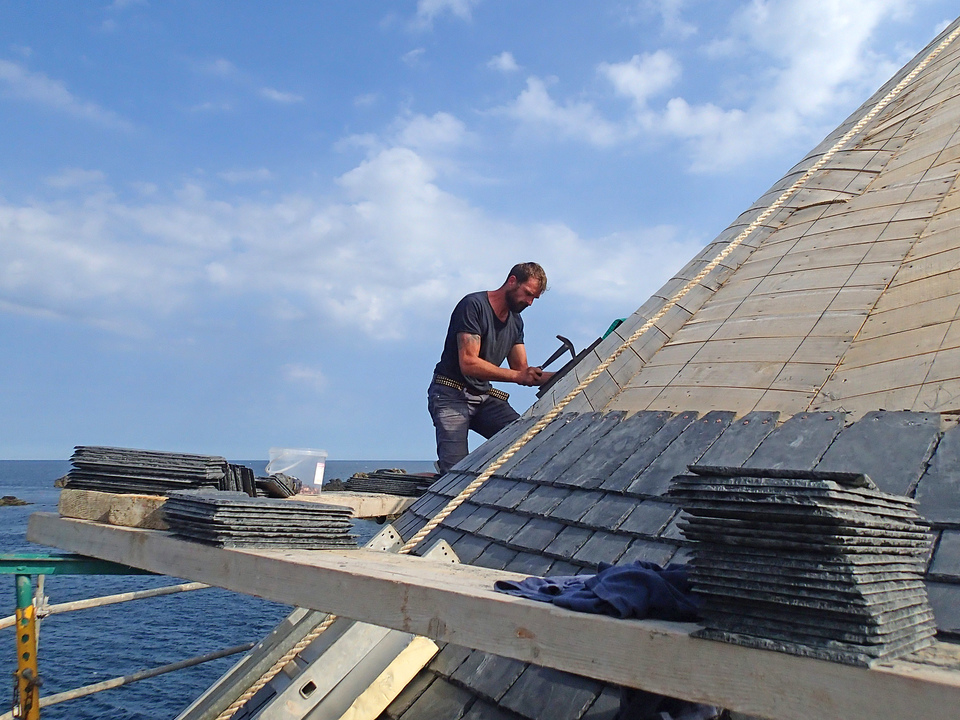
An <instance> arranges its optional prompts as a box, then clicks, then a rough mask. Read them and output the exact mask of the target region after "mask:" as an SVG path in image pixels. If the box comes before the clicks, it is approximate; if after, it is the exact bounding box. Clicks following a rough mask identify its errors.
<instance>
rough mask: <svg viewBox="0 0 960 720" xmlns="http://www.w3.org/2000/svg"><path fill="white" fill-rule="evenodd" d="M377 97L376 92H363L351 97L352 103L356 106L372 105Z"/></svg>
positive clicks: (375, 102) (378, 97)
mask: <svg viewBox="0 0 960 720" xmlns="http://www.w3.org/2000/svg"><path fill="white" fill-rule="evenodd" d="M379 99H380V96H379V95H378V94H377V93H365V94H364V95H357V96H356V97H355V98H354V99H353V104H354V105H355V106H356V107H372V106H373V105H376V104H377V100H379Z"/></svg>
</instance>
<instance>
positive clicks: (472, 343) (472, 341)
mask: <svg viewBox="0 0 960 720" xmlns="http://www.w3.org/2000/svg"><path fill="white" fill-rule="evenodd" d="M474 347H476V348H477V352H478V353H479V351H480V336H479V335H474V334H472V333H459V334H457V348H458V349H460V350H464V349H468V348H474Z"/></svg>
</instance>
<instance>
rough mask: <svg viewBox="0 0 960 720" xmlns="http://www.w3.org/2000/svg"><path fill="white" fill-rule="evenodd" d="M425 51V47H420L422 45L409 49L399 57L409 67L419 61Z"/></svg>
mask: <svg viewBox="0 0 960 720" xmlns="http://www.w3.org/2000/svg"><path fill="white" fill-rule="evenodd" d="M426 52H427V50H426V48H422V47H419V48H415V49H414V50H411V51H410V52H408V53H404V54H403V55H401V56H400V59H401V60H403V62H405V63H406V64H407V65H409V66H410V67H414V66H415V65H417V64H418V63H419V62H420V61H421V59H422V58H423V56H424V54H425V53H426Z"/></svg>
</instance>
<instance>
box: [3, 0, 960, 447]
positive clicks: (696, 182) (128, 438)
mask: <svg viewBox="0 0 960 720" xmlns="http://www.w3.org/2000/svg"><path fill="white" fill-rule="evenodd" d="M954 13H956V6H955V4H954V3H951V2H946V1H945V0H909V1H908V0H847V1H846V2H833V1H827V0H824V1H822V2H812V1H811V0H776V1H773V0H771V1H766V2H764V1H761V0H755V1H754V2H723V1H719V2H718V1H716V0H714V1H711V2H707V1H706V0H702V1H697V0H633V1H630V2H628V1H626V0H623V1H617V0H595V1H593V2H589V3H587V2H572V1H569V0H542V1H537V0H529V1H527V2H504V1H502V0H501V1H494V0H419V2H414V1H413V0H410V1H409V2H376V1H374V0H370V1H368V2H362V3H355V2H339V3H336V2H324V3H308V2H288V3H253V2H216V1H212V0H211V1H207V2H183V1H177V0H167V1H165V2H159V1H158V0H152V1H150V2H148V1H146V0H124V1H121V0H116V2H113V3H109V2H75V3H73V2H71V3H66V2H60V3H53V2H47V3H32V2H31V3H28V2H13V1H7V2H0V156H2V158H3V162H2V163H0V343H2V352H0V457H2V458H66V457H69V455H70V453H71V451H72V447H73V446H74V445H77V444H88V445H89V444H103V445H118V446H126V447H144V448H150V449H158V450H177V451H185V452H201V453H210V454H220V455H226V456H228V457H230V458H233V459H265V458H266V456H267V452H268V449H269V448H270V447H272V446H283V447H309V448H322V449H326V450H328V451H329V453H330V456H331V458H336V459H426V458H433V428H432V426H431V424H430V419H429V416H428V415H427V412H426V408H425V404H426V403H425V391H426V386H427V384H428V382H429V378H430V374H431V371H432V368H433V365H434V364H435V363H436V360H437V358H438V355H439V352H440V348H441V345H442V339H443V334H444V331H445V328H446V323H447V320H448V318H449V313H450V310H451V309H452V307H453V305H454V304H455V302H456V300H457V299H459V297H460V296H462V295H463V294H465V293H467V292H471V291H473V290H480V289H490V288H494V287H496V286H498V285H499V284H500V282H501V281H502V280H503V276H504V275H505V274H506V271H507V270H508V269H509V267H510V266H511V265H512V264H513V263H515V262H518V261H526V260H536V261H538V262H540V263H541V264H542V265H543V266H544V267H545V268H546V270H547V273H548V275H549V277H550V285H551V289H550V290H549V292H547V293H546V294H545V295H544V296H543V298H541V299H540V300H539V301H538V302H537V303H536V304H535V305H534V306H533V307H531V308H530V309H528V310H527V311H526V312H525V313H524V319H525V321H526V325H527V350H528V355H529V356H530V358H531V360H532V361H533V362H540V361H542V360H543V359H545V358H546V357H547V356H548V355H549V354H550V353H551V352H552V351H553V350H554V349H555V348H556V347H557V346H558V344H559V343H558V341H557V340H556V339H555V336H556V335H557V334H558V333H559V334H562V335H565V336H567V337H569V338H571V339H572V340H573V341H574V344H575V345H576V346H577V347H578V348H579V347H582V346H584V345H586V344H589V343H590V342H591V341H593V340H594V339H595V338H596V337H598V336H599V335H600V334H601V333H602V332H603V331H604V330H605V329H606V328H607V326H608V325H609V324H610V322H611V321H612V320H613V319H615V318H617V317H623V316H625V315H628V314H630V313H631V312H633V311H634V310H635V309H636V308H637V307H639V306H640V305H641V304H642V303H643V302H644V301H645V300H646V299H647V298H648V297H649V296H650V294H651V293H652V292H653V291H655V290H656V289H657V288H658V287H659V286H660V285H661V284H662V283H663V282H664V281H665V280H666V279H668V278H669V277H670V276H671V275H672V274H673V273H674V272H675V271H676V270H677V269H678V268H679V267H681V266H682V265H683V264H684V263H685V262H686V261H687V260H688V259H689V258H690V257H691V256H692V255H693V254H694V253H695V252H697V251H698V250H699V248H700V247H702V246H703V245H704V244H705V243H707V242H709V241H710V240H711V239H713V237H715V236H716V235H717V234H718V233H719V232H720V231H722V230H723V229H724V227H726V225H727V224H728V223H730V222H731V221H732V220H733V219H734V218H735V217H736V216H737V215H738V214H739V213H740V212H741V211H742V210H744V209H745V208H746V207H747V206H748V205H749V204H750V203H751V202H752V201H753V200H754V199H755V198H756V197H758V196H759V195H760V194H762V193H763V192H764V191H765V190H766V189H767V188H768V187H769V186H770V185H772V184H773V183H774V182H775V181H776V180H778V179H779V178H780V176H781V175H783V173H784V172H785V171H786V170H787V169H789V168H790V167H791V166H792V165H794V164H795V163H796V162H797V161H799V160H800V158H801V157H802V156H803V155H804V154H805V153H806V152H807V151H808V150H809V149H810V148H812V147H813V146H814V145H815V144H816V143H818V142H819V141H820V140H821V139H822V138H823V137H824V136H825V135H826V134H827V133H828V132H829V131H831V130H832V129H833V128H834V127H835V126H837V125H838V124H839V123H840V122H841V121H842V120H843V119H844V118H845V117H846V116H847V115H849V114H850V113H851V112H852V111H853V110H854V109H856V107H858V106H859V105H860V103H862V102H863V101H864V100H865V99H866V98H867V97H868V96H869V95H870V94H872V93H873V92H874V91H875V90H876V89H877V88H878V87H879V86H880V85H881V84H882V83H883V82H885V81H886V80H887V79H888V78H889V77H890V76H891V75H892V74H893V73H894V72H895V71H896V70H897V69H899V67H901V66H902V65H903V64H904V63H905V62H906V61H907V60H908V59H909V58H910V57H912V56H913V55H914V54H915V53H917V52H918V51H919V50H920V49H921V48H922V47H923V46H924V45H926V44H927V43H928V42H929V41H930V40H931V39H932V38H933V37H934V36H935V34H936V33H937V32H939V30H941V29H942V28H943V27H944V26H945V25H946V24H947V23H948V22H949V21H951V20H952V19H953V17H954ZM505 389H507V390H509V391H512V392H513V396H514V399H515V405H516V406H517V407H518V409H520V410H521V411H522V410H523V409H524V408H526V407H527V406H528V405H529V404H530V403H531V402H532V400H533V397H534V396H533V392H532V391H531V390H529V389H524V388H516V387H505ZM476 444H477V439H476V438H474V442H473V445H474V446H475V445H476Z"/></svg>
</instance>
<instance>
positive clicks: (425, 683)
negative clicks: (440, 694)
mask: <svg viewBox="0 0 960 720" xmlns="http://www.w3.org/2000/svg"><path fill="white" fill-rule="evenodd" d="M435 677H436V676H435V675H434V674H433V673H432V672H422V673H420V674H418V675H417V676H416V677H415V678H413V680H411V681H410V682H409V683H407V686H406V687H405V688H403V690H401V691H400V694H399V695H397V697H396V698H394V700H393V702H392V703H390V705H389V706H387V709H386V710H385V711H384V713H383V715H384V717H386V718H389V720H397V719H398V718H400V717H401V716H402V715H403V714H404V713H405V712H406V711H407V710H408V709H409V708H410V706H411V705H413V703H414V702H416V700H417V698H419V697H420V696H421V695H422V694H423V693H424V691H426V689H427V688H429V687H430V685H432V684H433V681H434V678H435Z"/></svg>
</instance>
